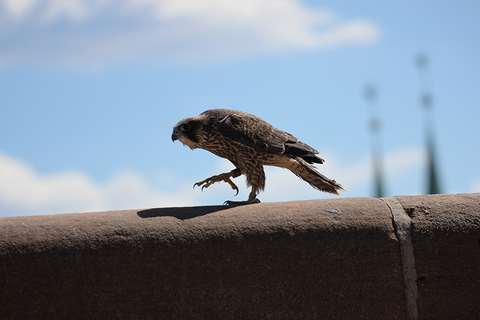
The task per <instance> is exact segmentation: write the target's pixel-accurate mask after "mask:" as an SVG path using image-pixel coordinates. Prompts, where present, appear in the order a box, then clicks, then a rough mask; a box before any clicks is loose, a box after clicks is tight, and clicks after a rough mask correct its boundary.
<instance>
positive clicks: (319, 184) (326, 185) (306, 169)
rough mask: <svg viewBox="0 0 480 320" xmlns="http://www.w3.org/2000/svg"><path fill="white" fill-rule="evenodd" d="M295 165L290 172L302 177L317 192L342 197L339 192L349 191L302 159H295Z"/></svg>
mask: <svg viewBox="0 0 480 320" xmlns="http://www.w3.org/2000/svg"><path fill="white" fill-rule="evenodd" d="M293 160H294V161H292V163H295V164H294V165H293V167H292V168H290V170H291V171H292V172H293V173H294V174H296V175H297V176H298V177H300V178H301V179H302V180H304V181H306V182H308V183H309V184H310V185H311V186H312V187H314V188H315V189H317V190H320V191H323V192H328V193H332V194H336V195H340V193H339V191H347V190H346V189H345V188H343V187H342V186H341V185H340V184H339V183H338V182H336V181H335V180H332V179H329V178H327V177H325V176H324V175H323V174H321V173H320V172H318V171H317V170H316V169H315V167H314V166H313V165H311V164H309V163H308V162H306V161H305V160H303V159H302V158H300V157H296V158H293Z"/></svg>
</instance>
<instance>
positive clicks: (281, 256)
mask: <svg viewBox="0 0 480 320" xmlns="http://www.w3.org/2000/svg"><path fill="white" fill-rule="evenodd" d="M398 200H399V201H400V202H401V203H402V205H403V206H404V208H406V209H407V211H408V212H410V211H412V212H413V219H412V221H413V225H412V230H414V233H413V235H412V237H413V240H414V245H415V263H416V265H417V273H418V276H419V280H418V283H419V297H418V303H419V304H418V306H419V309H418V311H419V318H420V319H427V318H429V319H433V318H435V319H439V318H449V319H454V318H463V319H466V318H468V317H469V316H478V309H479V303H480V302H479V301H480V298H479V296H478V294H479V282H478V281H479V280H478V279H479V275H480V270H479V265H480V264H479V257H480V251H479V250H480V246H479V238H480V237H479V228H480V227H479V225H480V223H479V221H480V212H479V211H478V205H479V202H480V194H473V195H450V196H419V197H398ZM410 207H415V210H410ZM452 260H456V261H457V262H455V261H452ZM432 264H433V265H432ZM437 264H438V265H437ZM0 288H1V290H0V318H1V319H40V318H44V319H106V318H117V319H120V318H127V319H161V318H165V319H170V318H184V319H234V318H235V319H239V318H240V319H241V318H249V319H259V318H260V319H261V318H267V319H285V318H287V319H288V318H297V319H405V315H406V314H407V312H406V310H405V303H404V279H403V273H402V257H401V254H400V249H399V243H398V241H397V238H396V235H395V231H394V228H393V224H392V214H391V212H390V209H389V207H388V206H387V205H386V204H385V202H383V201H381V200H379V199H371V198H345V199H342V198H339V199H334V200H311V201H296V202H284V203H261V204H255V205H249V206H242V207H234V208H229V207H225V206H213V207H189V208H162V209H149V210H126V211H112V212H100V213H86V214H68V215H51V216H31V217H13V218H2V219H0ZM455 307H458V308H461V309H462V310H460V311H458V310H457V312H456V313H455V312H453V311H452V310H451V309H450V308H455ZM439 310H441V311H442V312H443V313H442V314H440V311H439ZM448 312H450V313H448ZM439 314H440V316H439V317H437V315H439ZM431 315H433V316H431ZM456 315H465V317H463V316H462V317H456Z"/></svg>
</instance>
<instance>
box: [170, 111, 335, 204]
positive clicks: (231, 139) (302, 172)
mask: <svg viewBox="0 0 480 320" xmlns="http://www.w3.org/2000/svg"><path fill="white" fill-rule="evenodd" d="M180 132H181V134H180ZM176 134H178V135H179V138H178V139H179V140H180V141H182V142H183V143H184V144H186V145H188V146H190V147H191V148H192V149H194V148H202V149H205V150H208V151H210V152H212V153H214V154H216V155H218V156H220V157H223V158H226V159H228V160H230V161H231V162H232V163H233V164H234V165H235V167H236V168H238V169H239V170H240V172H241V173H242V174H245V175H246V176H247V184H248V185H250V186H252V187H255V188H256V189H258V190H262V189H264V187H265V172H264V170H263V166H264V165H271V166H278V167H283V168H287V169H289V170H291V171H292V172H293V173H294V174H296V175H297V176H299V177H300V178H302V179H303V180H305V181H306V182H308V183H309V184H310V185H312V186H313V187H314V188H316V189H319V190H322V191H325V192H329V193H333V194H338V191H340V190H344V189H343V188H342V186H341V185H340V184H338V183H337V182H335V180H331V179H328V178H327V177H325V176H324V175H322V174H321V173H319V172H318V171H317V170H316V169H315V167H314V166H313V165H312V164H313V163H320V164H321V163H323V162H324V160H323V159H321V158H319V157H318V156H316V154H318V151H317V150H315V149H313V148H312V147H310V146H309V145H307V144H305V143H303V142H301V141H299V140H298V139H297V138H296V137H294V136H293V135H291V134H289V133H287V132H285V131H282V130H279V129H277V128H275V127H274V126H272V125H270V124H269V123H267V122H265V121H264V120H262V119H260V118H259V117H257V116H254V115H252V114H249V113H246V112H242V111H235V110H228V109H212V110H207V111H205V112H203V113H202V114H200V115H199V116H196V117H192V118H187V119H183V120H182V121H180V122H179V123H178V124H177V125H176V126H175V127H174V135H172V139H174V136H175V135H176ZM175 139H177V137H176V136H175Z"/></svg>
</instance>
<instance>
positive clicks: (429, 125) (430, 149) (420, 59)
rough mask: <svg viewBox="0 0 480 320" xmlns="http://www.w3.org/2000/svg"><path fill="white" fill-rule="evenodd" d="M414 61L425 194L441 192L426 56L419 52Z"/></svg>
mask: <svg viewBox="0 0 480 320" xmlns="http://www.w3.org/2000/svg"><path fill="white" fill-rule="evenodd" d="M415 63H416V65H417V68H418V70H419V73H420V87H421V88H420V90H421V95H420V104H421V106H422V109H423V125H424V128H425V143H426V148H427V186H428V187H427V194H438V193H441V189H440V183H439V179H438V174H437V170H438V169H437V161H436V157H435V138H434V130H433V97H432V95H431V93H430V92H429V90H428V89H429V86H430V84H429V81H428V80H429V79H428V58H427V56H426V55H424V54H422V53H419V54H417V56H416V59H415Z"/></svg>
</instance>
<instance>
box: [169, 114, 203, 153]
mask: <svg viewBox="0 0 480 320" xmlns="http://www.w3.org/2000/svg"><path fill="white" fill-rule="evenodd" d="M196 118H197V117H193V118H186V119H183V120H181V121H180V122H179V123H177V124H176V125H175V126H174V127H173V133H172V141H175V140H180V142H181V143H183V145H187V146H189V147H190V149H192V150H193V149H195V148H198V131H199V129H200V127H201V123H200V121H198V119H196Z"/></svg>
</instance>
